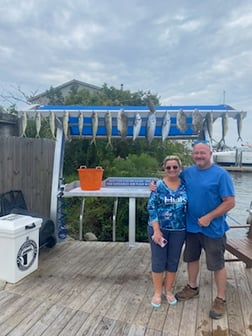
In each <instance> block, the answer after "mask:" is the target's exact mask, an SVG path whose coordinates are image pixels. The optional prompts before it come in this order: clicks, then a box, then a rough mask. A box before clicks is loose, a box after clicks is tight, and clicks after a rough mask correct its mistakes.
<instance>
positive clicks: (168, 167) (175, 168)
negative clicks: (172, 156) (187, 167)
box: [165, 166, 179, 170]
mask: <svg viewBox="0 0 252 336" xmlns="http://www.w3.org/2000/svg"><path fill="white" fill-rule="evenodd" d="M178 168H179V166H166V167H165V169H166V170H171V169H173V170H177V169H178Z"/></svg>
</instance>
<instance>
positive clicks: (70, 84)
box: [29, 79, 101, 102]
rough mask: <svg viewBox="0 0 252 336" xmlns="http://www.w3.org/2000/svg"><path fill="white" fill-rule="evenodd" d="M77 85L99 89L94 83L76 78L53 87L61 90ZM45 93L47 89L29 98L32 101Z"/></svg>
mask: <svg viewBox="0 0 252 336" xmlns="http://www.w3.org/2000/svg"><path fill="white" fill-rule="evenodd" d="M76 84H77V85H78V86H82V87H83V88H87V89H92V90H96V91H98V90H101V87H99V86H96V85H93V84H89V83H86V82H82V81H80V80H77V79H72V80H70V81H68V82H66V83H63V84H61V85H58V86H55V87H53V88H54V89H55V90H62V89H65V88H67V87H71V86H72V85H76ZM46 94H47V91H45V92H42V93H40V94H38V95H36V96H34V97H32V98H30V99H29V101H30V102H33V101H37V100H38V99H39V98H41V97H44V96H45V95H46Z"/></svg>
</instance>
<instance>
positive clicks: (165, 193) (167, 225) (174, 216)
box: [147, 180, 187, 230]
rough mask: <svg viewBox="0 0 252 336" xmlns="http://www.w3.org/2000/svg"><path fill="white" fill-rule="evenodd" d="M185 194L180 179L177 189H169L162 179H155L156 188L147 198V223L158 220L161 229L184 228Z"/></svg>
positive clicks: (150, 223)
mask: <svg viewBox="0 0 252 336" xmlns="http://www.w3.org/2000/svg"><path fill="white" fill-rule="evenodd" d="M186 207H187V194H186V188H185V185H184V183H183V182H182V181H181V183H180V185H179V187H178V189H177V190H172V189H170V188H169V187H168V186H167V185H166V184H165V182H164V181H163V180H158V181H157V189H156V190H155V191H152V192H151V194H150V197H149V200H148V205H147V209H148V213H149V221H148V224H149V225H150V226H152V222H154V221H157V222H159V227H160V229H163V230H185V229H186V222H185V217H186V216H185V213H186Z"/></svg>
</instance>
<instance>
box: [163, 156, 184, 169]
mask: <svg viewBox="0 0 252 336" xmlns="http://www.w3.org/2000/svg"><path fill="white" fill-rule="evenodd" d="M172 160H175V161H177V163H178V165H179V167H180V168H182V162H181V160H180V158H179V157H178V156H177V155H168V156H166V157H165V158H164V161H163V167H164V168H165V164H166V162H167V161H172Z"/></svg>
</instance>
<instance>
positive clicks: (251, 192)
mask: <svg viewBox="0 0 252 336" xmlns="http://www.w3.org/2000/svg"><path fill="white" fill-rule="evenodd" d="M230 174H231V176H232V179H233V182H234V187H235V193H236V197H235V201H236V205H235V207H234V208H233V209H232V210H230V211H229V213H228V218H227V220H228V223H229V225H230V226H231V225H245V224H246V222H247V218H248V215H249V213H248V212H247V209H249V206H250V202H251V201H252V173H239V172H230ZM246 230H247V229H246ZM234 231H235V233H234ZM244 231H245V230H242V229H241V230H240V229H237V230H236V229H233V230H230V231H229V232H228V233H229V234H230V235H232V236H234V235H236V234H237V235H239V236H240V235H243V234H244Z"/></svg>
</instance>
